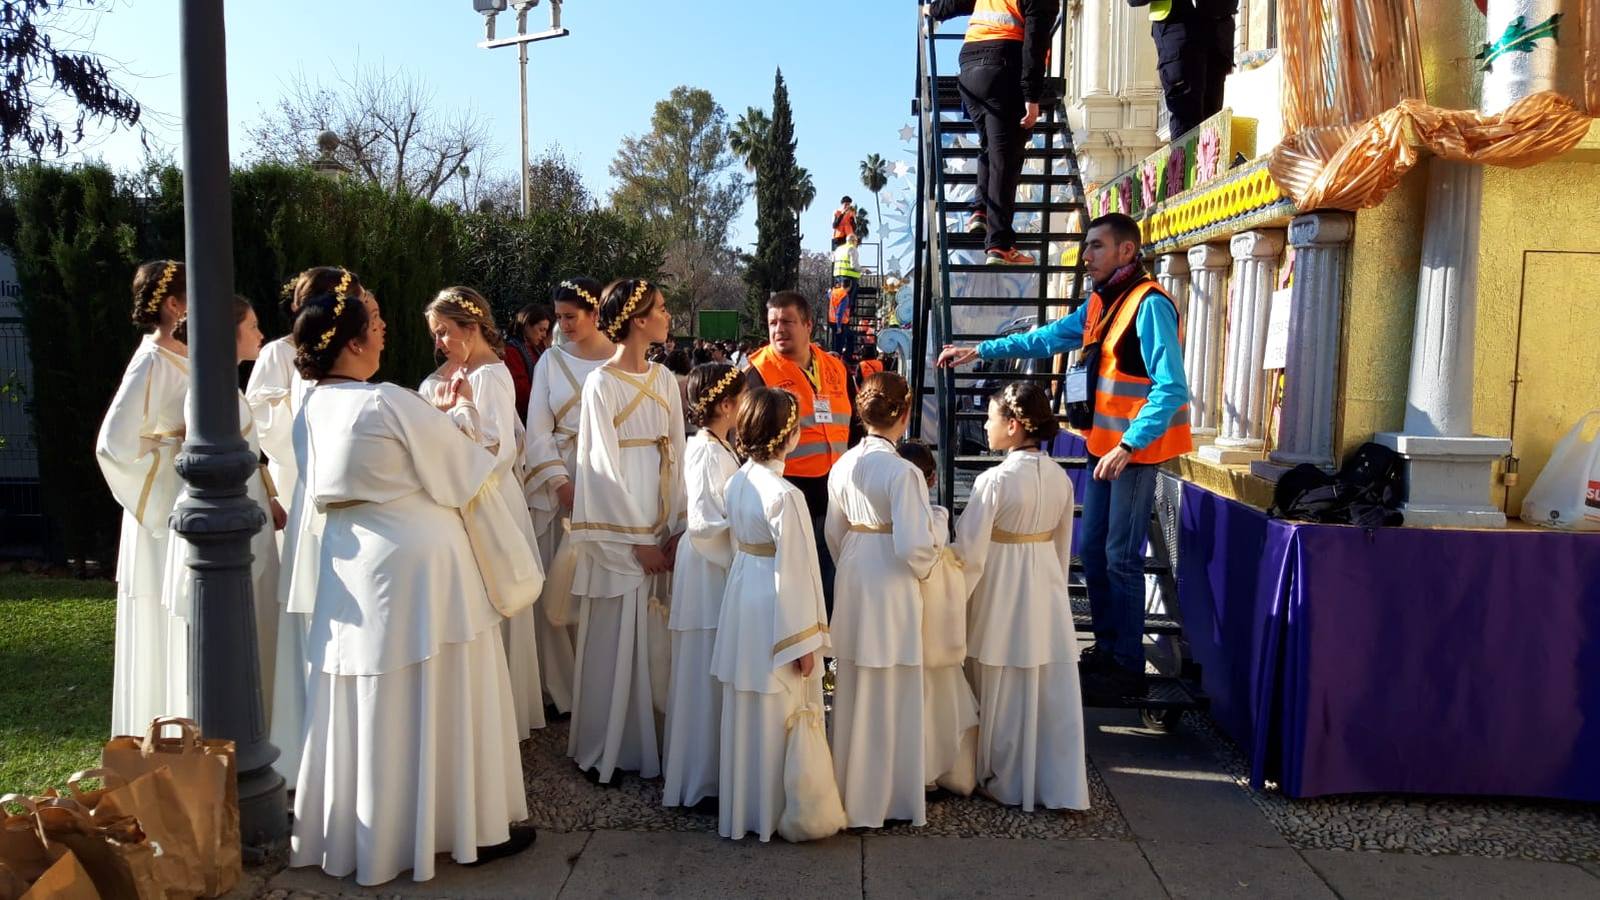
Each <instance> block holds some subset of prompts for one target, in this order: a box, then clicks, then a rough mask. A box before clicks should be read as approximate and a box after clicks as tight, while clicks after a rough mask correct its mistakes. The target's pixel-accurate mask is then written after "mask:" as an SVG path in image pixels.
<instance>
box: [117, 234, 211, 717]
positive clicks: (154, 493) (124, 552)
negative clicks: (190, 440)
mask: <svg viewBox="0 0 1600 900" xmlns="http://www.w3.org/2000/svg"><path fill="white" fill-rule="evenodd" d="M186 309H187V298H186V294H185V281H184V267H183V263H181V262H177V261H175V260H170V259H158V260H154V261H151V262H147V263H145V264H143V265H141V266H140V267H139V268H138V269H137V270H136V271H135V272H134V276H133V323H134V324H135V325H137V326H138V327H139V328H140V330H142V331H144V332H145V335H144V338H143V340H141V341H140V342H139V346H138V348H137V349H135V350H134V351H133V359H131V360H129V361H128V368H127V370H126V371H124V372H123V374H122V383H121V384H120V385H118V386H117V392H116V394H115V395H114V396H113V397H112V398H111V406H110V408H109V409H107V410H106V415H105V418H104V419H102V420H101V422H100V433H99V435H98V437H97V438H96V439H95V448H94V452H95V458H96V459H97V460H98V462H99V463H100V472H101V474H102V475H104V476H105V479H106V485H107V486H108V487H109V488H110V489H111V495H112V496H113V497H115V498H116V500H117V504H118V505H120V506H121V507H122V539H121V542H120V543H119V544H118V547H117V629H116V651H115V653H116V655H115V662H114V664H113V673H114V674H113V676H112V688H111V733H112V734H142V733H144V729H145V728H146V727H147V726H149V724H150V720H151V719H154V718H156V717H157V716H161V715H165V714H166V712H167V709H168V701H169V700H170V699H174V696H175V694H178V693H181V694H185V695H186V694H187V693H188V690H187V679H186V678H185V680H184V682H182V683H173V682H172V681H171V679H169V677H168V676H169V672H170V669H169V668H168V667H167V666H166V664H165V660H166V659H167V656H168V650H169V648H170V647H171V646H172V645H173V644H174V643H175V642H178V641H184V640H187V637H186V634H187V632H186V631H185V630H184V629H183V628H182V623H181V622H174V620H173V619H172V617H171V616H169V615H168V614H167V611H166V610H165V609H163V608H162V605H161V595H162V586H163V584H164V582H165V572H166V565H167V544H168V541H169V540H171V537H170V535H169V533H168V531H167V516H168V515H170V514H171V513H172V509H173V506H174V505H175V504H176V503H177V500H178V493H179V491H181V490H182V489H183V478H182V477H181V476H179V475H178V470H177V469H176V468H174V466H173V462H174V460H175V459H176V457H177V455H178V449H179V447H180V446H182V444H183V437H184V431H185V428H184V416H183V407H184V400H185V399H186V398H187V397H188V395H189V348H188V347H187V346H185V345H184V343H183V342H182V341H180V340H178V339H177V338H176V337H175V336H174V334H173V332H174V331H175V329H176V328H177V327H178V323H179V322H180V321H182V319H183V315H184V311H185V310H186Z"/></svg>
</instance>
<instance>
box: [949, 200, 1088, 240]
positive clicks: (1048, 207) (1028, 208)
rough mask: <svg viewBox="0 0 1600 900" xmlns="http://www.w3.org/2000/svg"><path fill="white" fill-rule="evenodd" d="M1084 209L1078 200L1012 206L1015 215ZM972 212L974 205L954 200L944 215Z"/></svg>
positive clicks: (1034, 202)
mask: <svg viewBox="0 0 1600 900" xmlns="http://www.w3.org/2000/svg"><path fill="white" fill-rule="evenodd" d="M1084 209H1085V206H1084V205H1083V204H1082V203H1079V202H1078V201H1076V200H1062V201H1060V202H1059V203H1043V202H1041V201H1038V200H1026V201H1024V200H1019V201H1017V202H1016V203H1013V204H1011V211H1012V212H1013V213H1042V212H1052V213H1070V212H1081V211H1083V210H1084ZM971 210H972V204H970V203H968V202H966V201H964V200H963V201H959V202H957V201H954V200H947V201H945V205H944V214H945V215H946V216H955V215H961V214H963V213H967V212H971ZM948 233H949V232H948V231H947V232H946V234H948Z"/></svg>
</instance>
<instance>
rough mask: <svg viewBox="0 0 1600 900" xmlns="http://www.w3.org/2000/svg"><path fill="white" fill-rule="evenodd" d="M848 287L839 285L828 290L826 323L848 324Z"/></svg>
mask: <svg viewBox="0 0 1600 900" xmlns="http://www.w3.org/2000/svg"><path fill="white" fill-rule="evenodd" d="M849 301H850V289H849V288H847V287H845V286H844V285H839V286H837V287H834V288H833V289H831V290H829V291H828V324H829V325H849V324H850V305H849Z"/></svg>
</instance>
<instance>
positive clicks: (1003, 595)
mask: <svg viewBox="0 0 1600 900" xmlns="http://www.w3.org/2000/svg"><path fill="white" fill-rule="evenodd" d="M1057 430H1058V426H1057V424H1056V420H1055V416H1054V415H1052V412H1051V406H1050V399H1049V397H1048V396H1047V395H1046V394H1045V392H1044V391H1043V390H1042V389H1040V388H1039V387H1038V386H1037V385H1034V384H1031V383H1015V384H1009V385H1007V386H1006V387H1005V388H1004V389H1003V390H1001V391H1000V392H999V393H997V394H995V395H994V397H992V398H991V399H990V401H989V417H988V421H987V422H985V424H984V432H985V434H986V435H987V436H988V440H989V447H990V448H991V449H993V450H998V451H1002V452H1005V453H1006V457H1005V461H1004V462H1002V463H1001V464H1000V465H998V466H996V467H994V468H992V469H990V470H988V471H986V472H984V473H983V474H981V475H979V476H978V478H977V480H976V482H974V484H973V486H972V497H971V499H970V500H969V501H968V502H967V508H966V511H965V512H964V513H963V514H962V516H961V520H960V521H959V522H958V523H957V525H956V547H957V551H958V553H959V554H960V556H961V559H962V561H963V563H964V564H965V571H966V576H967V585H968V589H969V590H970V591H971V599H970V601H969V602H970V605H969V607H968V612H967V615H968V622H969V623H970V627H969V629H968V636H967V655H968V657H969V659H970V661H971V664H972V668H973V671H974V673H975V676H976V677H975V680H976V682H977V688H978V708H979V709H980V710H981V719H982V721H981V724H980V727H979V747H978V783H979V784H980V785H981V786H982V788H983V789H984V790H985V791H987V792H988V793H989V795H991V796H992V797H994V798H995V799H996V800H998V801H999V802H1001V803H1004V804H1007V805H1010V806H1018V805H1020V806H1021V807H1022V808H1023V809H1025V810H1030V811H1031V810H1032V809H1033V808H1034V807H1035V806H1043V807H1046V808H1048V809H1088V808H1089V782H1088V775H1087V772H1086V769H1085V764H1084V745H1083V701H1082V698H1081V697H1080V695H1079V688H1078V665H1077V656H1078V650H1077V647H1078V644H1077V635H1076V634H1075V633H1074V631H1073V626H1072V607H1071V605H1070V604H1069V603H1068V602H1067V569H1068V566H1069V565H1070V563H1071V559H1072V509H1073V497H1072V482H1071V481H1070V480H1068V478H1067V473H1066V472H1064V471H1062V469H1061V466H1060V464H1058V463H1057V462H1055V461H1054V460H1052V459H1050V458H1049V457H1048V456H1045V455H1043V454H1042V453H1041V452H1040V450H1039V447H1040V445H1041V444H1042V443H1043V442H1045V441H1048V440H1049V439H1051V438H1052V437H1054V436H1055V434H1056V432H1057Z"/></svg>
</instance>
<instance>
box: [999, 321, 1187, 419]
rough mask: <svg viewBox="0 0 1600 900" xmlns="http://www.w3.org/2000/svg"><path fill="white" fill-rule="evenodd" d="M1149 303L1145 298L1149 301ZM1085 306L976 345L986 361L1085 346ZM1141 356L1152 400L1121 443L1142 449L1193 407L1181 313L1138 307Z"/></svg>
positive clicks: (1047, 353)
mask: <svg viewBox="0 0 1600 900" xmlns="http://www.w3.org/2000/svg"><path fill="white" fill-rule="evenodd" d="M1149 299H1150V298H1146V300H1147V301H1148V300H1149ZM1088 308H1089V304H1087V303H1085V304H1083V305H1082V306H1080V307H1078V309H1077V310H1076V311H1075V312H1073V313H1072V315H1070V316H1066V317H1065V318H1061V319H1057V320H1055V321H1054V322H1051V323H1049V324H1048V325H1041V326H1039V327H1038V328H1034V329H1031V330H1029V331H1022V332H1018V333H1017V334H1013V335H1008V336H1006V337H999V338H994V339H992V340H987V341H984V342H983V343H981V344H979V345H978V356H980V357H982V358H983V359H1036V358H1039V357H1046V356H1055V355H1056V354H1057V353H1066V352H1067V351H1069V350H1077V349H1078V348H1079V347H1082V346H1083V317H1084V313H1085V311H1087V310H1088ZM1133 325H1134V331H1136V332H1138V335H1139V350H1140V355H1141V356H1143V357H1144V367H1145V369H1146V370H1148V371H1149V373H1150V380H1151V382H1152V384H1151V385H1150V398H1149V399H1148V400H1147V401H1145V404H1144V406H1143V407H1141V408H1140V410H1139V415H1138V416H1137V417H1136V418H1135V419H1134V420H1133V424H1132V425H1129V426H1128V431H1127V433H1125V434H1124V435H1123V436H1122V442H1123V443H1125V444H1127V445H1128V446H1130V447H1132V448H1134V449H1135V450H1138V449H1140V448H1142V447H1144V446H1145V445H1146V444H1149V443H1150V442H1151V441H1153V440H1155V439H1156V438H1157V437H1159V436H1160V435H1161V433H1162V432H1163V431H1165V430H1166V429H1167V425H1168V424H1169V423H1171V421H1172V417H1173V415H1174V414H1175V413H1177V411H1178V410H1179V409H1182V408H1183V405H1184V404H1185V403H1188V402H1189V381H1188V379H1187V377H1185V375H1184V374H1183V345H1182V344H1181V343H1179V341H1178V308H1177V306H1176V305H1175V304H1173V303H1163V302H1160V301H1157V302H1154V303H1151V302H1144V303H1140V304H1139V312H1138V314H1137V315H1136V316H1135V317H1134V323H1133ZM1090 387H1091V389H1092V388H1093V385H1092V384H1091V385H1090Z"/></svg>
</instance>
